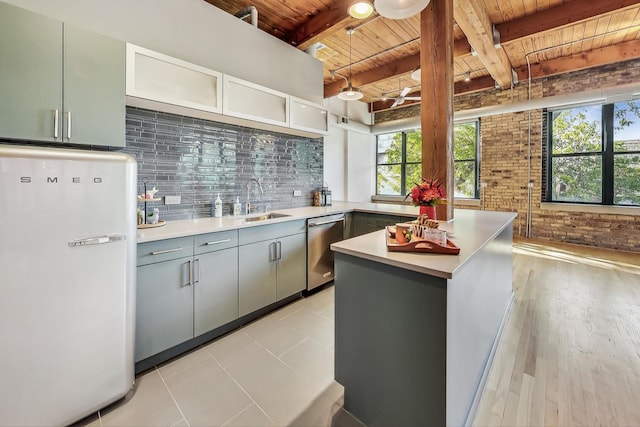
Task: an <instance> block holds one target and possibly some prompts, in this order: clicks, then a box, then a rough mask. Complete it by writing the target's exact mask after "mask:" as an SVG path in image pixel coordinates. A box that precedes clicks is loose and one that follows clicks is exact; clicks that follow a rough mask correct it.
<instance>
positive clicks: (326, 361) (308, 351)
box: [280, 339, 334, 391]
mask: <svg viewBox="0 0 640 427" xmlns="http://www.w3.org/2000/svg"><path fill="white" fill-rule="evenodd" d="M280 359H281V360H282V361H283V362H284V363H286V364H287V365H288V366H290V367H291V368H293V369H294V370H295V371H296V372H297V373H299V374H300V375H301V376H302V377H303V378H306V379H307V380H309V382H311V384H313V385H314V387H318V391H323V390H324V389H326V388H327V387H328V386H329V384H331V383H332V382H333V363H334V361H333V353H332V352H331V351H329V350H328V349H327V348H326V347H325V346H323V345H321V344H318V343H317V342H316V341H314V340H312V339H306V340H304V341H303V342H301V343H300V344H298V345H296V346H295V347H293V348H292V349H291V350H289V351H287V352H286V353H284V354H283V355H282V356H281V357H280Z"/></svg>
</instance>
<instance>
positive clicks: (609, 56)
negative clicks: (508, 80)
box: [516, 40, 640, 81]
mask: <svg viewBox="0 0 640 427" xmlns="http://www.w3.org/2000/svg"><path fill="white" fill-rule="evenodd" d="M636 58H640V40H632V41H628V42H624V43H619V44H616V45H613V46H607V47H602V48H599V49H593V50H590V51H588V52H582V53H578V54H575V55H571V56H563V57H560V58H556V59H551V60H549V61H544V62H541V63H539V64H531V79H539V78H542V77H549V76H554V75H557V74H563V73H568V72H570V71H578V70H584V69H586V68H593V67H598V66H601V65H607V64H614V63H616V62H622V61H628V60H630V59H636ZM516 72H517V73H518V79H519V80H520V81H526V80H527V79H528V78H529V73H528V71H527V67H526V66H524V67H520V68H518V69H517V70H516Z"/></svg>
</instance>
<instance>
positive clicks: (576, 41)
mask: <svg viewBox="0 0 640 427" xmlns="http://www.w3.org/2000/svg"><path fill="white" fill-rule="evenodd" d="M204 1H206V2H208V3H210V4H211V5H213V6H216V7H219V8H220V9H222V10H224V11H226V12H229V13H231V14H235V13H237V12H238V11H240V10H242V9H244V8H245V7H247V6H255V7H256V8H257V10H258V16H259V20H258V26H259V28H260V29H262V30H264V31H266V32H268V33H270V34H272V35H273V36H275V37H277V38H279V39H281V40H283V41H285V42H287V43H290V44H291V45H293V46H296V47H298V48H300V49H307V48H309V47H310V46H313V45H314V44H316V43H321V46H322V47H321V48H320V49H318V50H317V51H316V56H317V58H318V59H320V60H322V61H323V62H324V84H325V96H327V97H328V96H333V95H336V94H337V93H338V92H339V91H340V89H341V88H343V87H345V86H346V82H345V80H344V79H343V78H341V77H339V75H342V76H345V77H348V76H349V35H348V34H347V32H346V29H347V28H348V27H354V28H355V29H356V31H355V33H354V34H353V35H352V36H351V37H352V39H351V42H352V64H351V76H352V77H351V79H352V83H353V85H354V86H355V87H358V88H360V89H361V90H362V92H363V94H364V96H365V97H364V98H363V101H364V102H370V103H371V106H372V108H373V109H374V110H380V109H384V108H389V107H390V106H391V105H392V103H393V99H387V100H381V98H385V97H394V96H397V95H398V94H399V93H400V92H401V91H402V89H403V88H404V87H410V88H411V94H410V95H409V96H411V95H413V96H419V91H420V86H419V85H420V83H419V82H417V81H415V80H413V79H412V78H411V73H412V72H413V71H414V70H415V69H416V68H418V66H419V62H420V43H419V41H420V16H419V15H416V16H413V17H411V18H408V19H402V20H393V19H387V18H384V17H381V16H379V15H377V14H376V13H375V12H374V13H373V15H371V16H370V17H369V18H366V19H364V20H356V19H354V18H351V17H350V16H349V15H348V14H347V7H348V6H349V5H350V4H351V3H352V2H353V0H335V1H331V0H286V1H285V0H204ZM454 18H455V21H456V24H454V29H453V35H454V54H453V55H454V64H453V66H454V70H453V71H454V82H455V93H456V94H460V93H466V92H473V91H479V90H485V89H490V88H494V87H500V89H503V90H504V89H509V88H510V87H511V85H512V84H517V82H521V83H522V82H524V81H526V80H527V79H528V77H529V69H528V65H527V60H528V61H529V63H530V64H531V67H530V68H531V78H532V79H536V78H540V77H544V76H549V75H554V74H561V73H566V72H570V71H574V70H579V69H584V68H589V67H594V66H598V65H603V64H609V63H614V62H619V61H624V60H629V59H634V58H640V0H515V1H514V0H454ZM494 28H495V30H496V32H497V33H498V34H499V35H497V36H496V37H498V39H497V40H496V39H495V38H494V34H493V33H494V31H493V30H494ZM498 40H499V45H496V44H495V43H494V42H497V41H498ZM471 46H473V47H474V48H473V49H472V48H471ZM472 50H473V51H474V52H473V53H472ZM476 53H477V54H476ZM334 73H338V76H336V75H332V74H334ZM409 102H410V101H407V104H408V103H409Z"/></svg>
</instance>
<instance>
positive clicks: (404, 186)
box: [374, 118, 481, 200]
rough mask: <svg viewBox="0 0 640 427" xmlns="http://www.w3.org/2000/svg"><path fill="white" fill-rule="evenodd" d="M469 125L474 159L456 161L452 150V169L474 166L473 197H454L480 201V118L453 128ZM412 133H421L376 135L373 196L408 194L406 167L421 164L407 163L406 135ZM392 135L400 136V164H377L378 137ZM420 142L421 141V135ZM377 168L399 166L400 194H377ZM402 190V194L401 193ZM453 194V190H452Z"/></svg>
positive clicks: (411, 129)
mask: <svg viewBox="0 0 640 427" xmlns="http://www.w3.org/2000/svg"><path fill="white" fill-rule="evenodd" d="M469 123H473V124H474V125H475V146H474V152H475V159H459V160H456V159H455V148H454V150H452V151H453V152H454V159H453V167H454V170H455V166H456V164H457V163H469V162H473V164H474V175H473V177H474V195H473V197H455V196H454V197H455V198H456V199H458V200H480V163H481V156H480V126H481V122H480V118H476V119H472V120H464V121H460V122H455V123H454V124H453V125H454V127H455V126H456V125H464V124H469ZM413 132H421V129H420V128H410V129H403V130H398V131H393V132H383V133H379V134H376V135H375V136H376V167H375V171H374V173H375V196H379V197H405V195H406V194H408V192H409V189H410V187H411V186H412V185H413V184H412V183H410V185H409V187H407V182H406V179H407V173H406V171H407V165H419V164H421V163H422V160H421V161H420V162H407V134H409V133H413ZM393 134H402V154H401V160H400V162H395V163H379V162H378V154H379V151H378V148H379V145H378V144H379V137H380V136H383V135H393ZM420 140H421V141H422V135H421V138H420ZM453 144H454V145H455V132H454V140H453ZM379 166H400V194H380V193H378V189H379V188H378V168H379ZM403 190H404V192H403ZM454 194H455V189H454Z"/></svg>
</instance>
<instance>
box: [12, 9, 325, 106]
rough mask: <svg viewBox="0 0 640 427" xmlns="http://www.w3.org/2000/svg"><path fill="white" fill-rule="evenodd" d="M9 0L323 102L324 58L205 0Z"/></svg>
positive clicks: (199, 63) (212, 67) (81, 25)
mask: <svg viewBox="0 0 640 427" xmlns="http://www.w3.org/2000/svg"><path fill="white" fill-rule="evenodd" d="M4 1H5V2H6V3H11V4H14V5H16V6H20V7H23V8H25V9H30V10H32V11H35V12H38V13H41V14H44V15H48V16H51V17H53V18H56V19H58V20H61V21H64V22H67V23H70V24H74V25H78V26H80V27H84V28H86V29H89V30H92V31H95V32H98V33H101V34H105V35H107V36H110V37H113V38H116V39H119V40H122V41H126V42H130V43H133V44H137V45H139V46H142V47H146V48H148V49H152V50H155V51H158V52H161V53H164V54H166V55H170V56H173V57H176V58H180V59H183V60H185V61H189V62H192V63H195V64H198V65H201V66H203V67H207V68H211V69H214V70H216V71H220V72H223V73H226V74H229V75H232V76H235V77H238V78H241V79H245V80H248V81H251V82H254V83H257V84H260V85H263V86H266V87H269V88H272V89H276V90H279V91H282V92H285V93H288V94H290V95H294V96H297V97H299V98H302V99H306V100H309V101H312V102H315V103H318V104H322V102H323V98H324V87H323V80H322V62H321V61H319V60H317V59H315V58H313V57H312V56H310V55H308V54H306V53H304V52H302V51H300V50H299V49H296V48H294V47H292V46H289V45H288V44H286V43H284V42H282V41H281V40H278V39H276V38H275V37H273V36H271V35H269V34H267V33H265V32H264V31H262V30H258V29H257V28H255V27H253V26H251V25H250V24H248V23H247V22H244V21H241V20H239V19H237V18H235V17H233V16H232V15H230V14H228V13H226V12H224V11H222V10H221V9H218V8H216V7H214V6H211V5H210V4H208V3H206V2H205V1H204V0H4ZM258 12H259V11H258ZM35 30H37V29H35V28H34V31H35Z"/></svg>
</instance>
